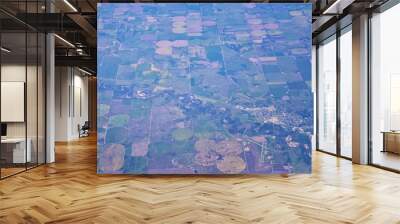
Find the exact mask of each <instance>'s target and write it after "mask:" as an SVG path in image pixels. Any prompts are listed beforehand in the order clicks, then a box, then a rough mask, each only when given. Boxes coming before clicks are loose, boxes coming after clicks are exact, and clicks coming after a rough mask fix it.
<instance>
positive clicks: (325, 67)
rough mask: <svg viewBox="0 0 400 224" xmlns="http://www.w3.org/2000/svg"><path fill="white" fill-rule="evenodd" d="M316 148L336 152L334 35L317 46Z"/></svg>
mask: <svg viewBox="0 0 400 224" xmlns="http://www.w3.org/2000/svg"><path fill="white" fill-rule="evenodd" d="M317 85H318V149H319V150H322V151H326V152H330V153H336V36H333V37H331V38H329V39H328V40H327V41H325V42H323V43H322V44H320V45H319V47H318V84H317Z"/></svg>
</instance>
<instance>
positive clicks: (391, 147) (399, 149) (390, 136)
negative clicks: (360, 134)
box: [382, 131, 400, 154]
mask: <svg viewBox="0 0 400 224" xmlns="http://www.w3.org/2000/svg"><path fill="white" fill-rule="evenodd" d="M382 134H383V150H382V152H392V153H396V154H400V131H383V132H382Z"/></svg>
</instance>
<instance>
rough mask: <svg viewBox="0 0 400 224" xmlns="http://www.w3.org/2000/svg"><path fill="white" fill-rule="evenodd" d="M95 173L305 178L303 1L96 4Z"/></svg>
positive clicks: (309, 103) (306, 39)
mask: <svg viewBox="0 0 400 224" xmlns="http://www.w3.org/2000/svg"><path fill="white" fill-rule="evenodd" d="M98 126H99V127H98V164H97V169H98V173H100V174H125V173H126V174H238V173H251V174H253V173H254V174H257V173H261V174H273V173H309V172H311V135H312V133H313V95H312V92H311V4H262V3H256V4H254V3H248V4H235V3H225V4H221V3H219V4H215V3H203V4H175V3H174V4H171V3H169V4H132V3H130V4H129V3H128V4H115V3H114V4H99V7H98Z"/></svg>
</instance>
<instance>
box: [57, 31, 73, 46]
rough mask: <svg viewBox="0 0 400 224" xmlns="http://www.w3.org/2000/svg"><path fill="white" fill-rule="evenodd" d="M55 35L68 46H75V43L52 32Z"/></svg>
mask: <svg viewBox="0 0 400 224" xmlns="http://www.w3.org/2000/svg"><path fill="white" fill-rule="evenodd" d="M54 36H55V37H57V38H58V39H59V40H61V41H62V42H64V43H66V44H67V45H69V46H70V47H73V48H75V45H73V44H72V43H71V42H69V41H68V40H66V39H64V38H62V37H60V36H59V35H58V34H54Z"/></svg>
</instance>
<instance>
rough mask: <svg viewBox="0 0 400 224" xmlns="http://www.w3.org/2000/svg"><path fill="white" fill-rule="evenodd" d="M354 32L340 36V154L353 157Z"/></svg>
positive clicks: (347, 29) (349, 30) (349, 31)
mask: <svg viewBox="0 0 400 224" xmlns="http://www.w3.org/2000/svg"><path fill="white" fill-rule="evenodd" d="M352 74H353V71H352V32H351V26H348V27H347V28H345V29H344V30H342V31H341V36H340V107H339V108H340V155H341V156H344V157H348V158H351V157H352V138H351V137H352V96H353V94H352Z"/></svg>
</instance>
